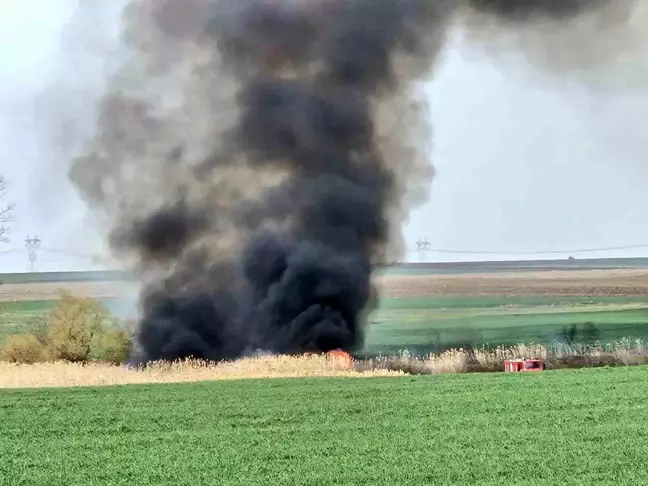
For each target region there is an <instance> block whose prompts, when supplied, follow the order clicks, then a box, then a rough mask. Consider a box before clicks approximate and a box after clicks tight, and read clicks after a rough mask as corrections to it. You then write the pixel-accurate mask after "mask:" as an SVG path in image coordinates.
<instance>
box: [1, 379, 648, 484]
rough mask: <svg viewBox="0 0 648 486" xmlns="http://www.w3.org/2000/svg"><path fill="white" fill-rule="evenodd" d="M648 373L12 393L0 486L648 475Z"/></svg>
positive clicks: (646, 478)
mask: <svg viewBox="0 0 648 486" xmlns="http://www.w3.org/2000/svg"><path fill="white" fill-rule="evenodd" d="M647 389H648V368H645V367H636V368H614V369H598V370H578V371H559V372H545V373H541V374H532V375H529V374H524V375H507V374H485V375H483V374H472V375H446V376H436V377H404V378H397V377H393V378H392V377H390V378H368V379H367V378H362V379H355V378H342V379H329V378H317V379H284V380H263V381H256V380H248V381H236V382H211V383H195V384H181V385H143V386H121V387H104V388H76V389H48V390H39V389H33V390H15V391H11V390H3V391H2V393H0V410H2V420H0V458H2V460H0V484H3V485H4V484H6V485H12V486H13V485H16V486H23V485H24V486H50V485H53V484H92V485H111V486H112V485H124V486H140V485H142V486H144V485H146V486H148V485H152V484H156V485H169V486H171V485H173V486H178V485H181V486H184V485H187V486H189V485H192V486H193V485H196V484H222V485H245V486H247V485H268V484H281V485H320V484H344V485H369V484H371V485H373V484H376V485H395V484H397V485H410V484H411V485H417V486H418V485H421V484H448V483H454V484H489V485H517V484H537V485H553V484H561V485H562V484H647V483H648V468H646V466H645V463H646V456H647V455H648V421H646V420H645V417H646V414H647V413H648V401H647V400H646V390H647Z"/></svg>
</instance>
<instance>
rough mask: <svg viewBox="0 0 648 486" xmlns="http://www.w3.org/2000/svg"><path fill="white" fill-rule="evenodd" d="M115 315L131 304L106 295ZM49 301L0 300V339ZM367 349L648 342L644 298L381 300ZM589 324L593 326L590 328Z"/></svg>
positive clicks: (45, 307)
mask: <svg viewBox="0 0 648 486" xmlns="http://www.w3.org/2000/svg"><path fill="white" fill-rule="evenodd" d="M105 304H106V305H107V307H108V308H109V309H110V310H111V311H113V312H115V313H116V314H118V315H123V314H124V312H125V311H124V310H125V309H128V308H129V306H130V308H133V309H134V308H135V307H134V306H135V305H136V304H135V302H125V301H119V300H106V301H105ZM52 305H53V301H32V302H29V301H28V302H6V303H0V341H2V339H3V338H4V337H5V336H7V335H8V334H11V333H15V332H20V331H21V330H23V329H25V328H26V327H28V326H29V323H30V321H31V320H33V319H34V317H35V316H38V315H39V314H42V313H43V312H46V311H47V310H49V309H50V308H51V307H52ZM369 323H370V324H369V326H368V328H367V333H366V334H367V336H366V346H365V350H364V351H365V352H366V353H369V354H374V353H394V352H398V351H399V350H401V349H405V348H407V349H409V350H410V351H412V352H414V353H418V352H420V353H425V352H429V351H441V350H443V349H447V348H450V347H462V346H463V347H465V346H467V345H469V344H470V345H474V346H481V345H488V346H499V345H508V344H517V343H520V342H526V343H530V342H535V343H542V344H546V345H549V344H551V343H553V342H556V340H560V339H561V332H562V331H563V329H565V328H567V327H569V326H571V325H572V324H576V325H578V326H579V328H583V329H585V323H591V325H590V327H589V329H590V333H589V334H583V333H581V334H582V335H578V336H577V338H578V339H579V340H581V339H587V340H590V341H591V340H600V341H601V342H611V341H615V340H619V339H621V338H625V337H631V338H641V339H646V340H648V297H645V298H642V297H636V296H635V297H551V296H549V297H547V296H542V297H467V298H466V297H429V298H423V299H415V298H386V299H382V301H381V304H380V308H379V309H377V310H376V311H375V312H373V313H372V314H371V316H370V318H369ZM592 326H593V327H592Z"/></svg>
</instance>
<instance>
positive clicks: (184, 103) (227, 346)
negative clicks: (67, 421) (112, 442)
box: [70, 0, 632, 361]
mask: <svg viewBox="0 0 648 486" xmlns="http://www.w3.org/2000/svg"><path fill="white" fill-rule="evenodd" d="M622 7H623V8H622ZM631 7H632V5H631V3H630V2H627V1H626V2H610V1H608V2H606V1H603V0H598V1H590V2H586V1H583V0H581V1H576V0H572V1H565V2H560V3H556V2H550V1H547V0H545V1H539V0H537V1H522V0H520V1H512V0H508V1H505V0H499V1H486V0H481V1H478V0H472V1H465V2H458V1H450V0H447V1H441V0H439V1H436V2H432V1H429V0H426V1H425V0H319V1H316V0H311V1H305V0H302V1H297V0H291V1H288V0H284V1H280V2H279V1H273V2H269V1H263V0H239V1H237V2H226V1H217V0H191V1H187V0H183V1H180V0H157V1H152V0H148V1H144V0H140V1H137V2H131V3H129V4H128V5H127V7H126V8H125V10H124V12H123V21H124V29H123V44H124V46H125V48H126V49H127V51H128V53H129V60H128V61H127V62H125V63H124V65H123V67H122V68H121V69H120V70H119V71H118V72H117V74H116V75H115V77H114V79H112V80H111V83H110V88H109V89H108V91H107V92H106V94H105V95H104V96H103V98H102V100H101V103H100V106H99V115H98V117H97V124H96V130H95V133H94V135H93V137H92V138H91V139H90V140H89V141H88V143H87V144H86V146H85V148H84V150H83V154H82V155H81V156H80V157H78V158H76V159H75V160H74V161H73V165H72V168H71V171H70V177H71V179H72V181H73V183H74V184H75V185H76V187H77V188H78V189H79V191H80V194H81V195H82V197H83V198H84V199H85V200H86V201H87V203H88V204H89V205H90V206H91V207H93V208H94V209H95V210H96V211H97V213H98V215H99V216H100V217H101V218H102V220H103V221H106V222H107V224H108V226H109V227H110V232H109V235H107V236H108V238H109V241H110V243H111V246H112V248H113V249H114V251H115V253H116V254H118V255H120V256H121V257H122V258H123V259H124V261H126V262H135V264H136V267H137V270H138V272H139V274H140V276H141V279H142V281H143V282H144V290H143V294H142V299H141V312H142V319H141V323H140V328H139V334H138V340H137V341H138V349H137V356H136V359H137V360H141V361H147V360H151V359H175V358H184V357H188V356H194V357H198V358H207V359H222V358H226V357H234V356H240V355H242V354H247V353H253V352H257V351H260V350H263V351H270V352H286V353H301V352H305V351H328V350H332V349H336V348H340V349H345V350H349V351H352V350H355V349H357V348H359V347H360V346H361V345H362V342H363V325H364V315H365V314H366V312H368V311H370V310H371V308H372V306H373V305H374V303H375V300H376V295H375V292H374V290H373V288H372V285H371V273H372V266H374V265H377V264H385V263H388V262H390V261H393V260H394V259H396V258H397V257H398V255H399V252H400V250H401V248H402V242H401V237H400V229H401V225H402V223H403V221H404V219H405V218H406V217H407V215H408V213H409V211H410V210H411V209H412V208H413V207H414V206H415V205H416V204H418V203H420V202H422V201H423V200H424V198H425V197H426V196H427V194H428V192H429V185H430V183H431V180H432V176H433V170H432V168H431V167H430V165H429V163H428V160H427V153H426V152H427V150H428V148H429V147H428V145H427V144H426V143H425V140H426V138H427V137H429V134H430V127H428V126H427V121H428V117H427V115H426V113H427V106H426V105H425V103H424V102H423V101H422V100H423V96H422V94H421V93H420V92H419V89H418V85H419V83H420V82H422V81H425V80H426V79H428V78H429V77H430V76H432V74H433V68H434V63H435V60H436V58H437V56H438V54H439V53H440V52H441V50H442V47H443V44H444V40H445V37H446V34H447V31H448V30H449V29H450V28H453V27H456V26H457V25H460V26H462V27H461V28H462V29H464V30H465V31H466V32H468V34H467V35H469V36H474V37H475V38H476V39H480V42H482V44H483V45H485V46H486V45H488V44H490V43H496V42H498V40H499V39H508V40H509V42H510V41H511V40H513V41H514V42H515V48H516V49H518V50H520V52H528V53H531V54H532V56H531V58H533V56H534V55H537V52H540V50H543V49H545V48H546V47H545V46H550V45H551V43H552V41H553V40H554V39H556V38H558V37H559V35H560V34H559V32H565V30H564V29H565V28H566V27H565V26H567V25H574V24H573V22H581V24H580V25H585V26H586V27H583V29H581V32H583V35H586V34H587V35H591V36H592V38H596V39H598V38H599V35H600V33H595V32H594V29H593V26H595V25H596V26H598V27H599V28H603V27H606V28H608V26H609V28H610V29H617V30H619V31H624V30H625V29H626V26H627V25H629V23H630V18H631V16H630V15H629V13H630V12H631V11H632V8H631ZM613 14H614V15H613ZM493 26H496V28H495V27H493ZM588 29H591V32H590V30H588ZM615 42H616V43H609V45H607V44H606V49H601V51H600V54H601V56H600V57H598V58H597V60H605V59H606V58H614V57H616V56H617V55H618V52H621V51H622V50H623V49H624V48H626V47H627V46H628V45H630V44H623V45H621V44H619V43H618V42H617V41H615ZM604 44H605V43H604ZM601 45H603V44H601ZM566 51H573V52H572V54H570V55H569V56H567V55H565V52H566ZM577 51H578V49H576V48H574V47H572V46H570V48H569V49H565V50H560V51H556V56H552V55H548V56H545V57H544V58H543V59H544V61H546V62H541V63H539V64H540V65H542V66H543V67H549V68H551V69H556V68H558V67H560V66H561V65H564V64H566V65H568V66H570V67H571V66H572V65H574V64H575V63H576V62H577V61H578V60H579V59H580V57H579V56H580V53H578V52H577ZM545 52H548V53H549V54H552V52H551V51H545ZM612 53H613V54H612ZM583 58H584V59H585V58H586V59H591V55H590V54H587V55H583ZM568 59H572V61H573V62H572V61H566V60H568Z"/></svg>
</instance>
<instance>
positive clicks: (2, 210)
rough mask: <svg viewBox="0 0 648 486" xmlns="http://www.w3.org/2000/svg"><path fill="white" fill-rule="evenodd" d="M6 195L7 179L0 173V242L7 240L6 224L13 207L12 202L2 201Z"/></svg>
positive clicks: (7, 227) (7, 229)
mask: <svg viewBox="0 0 648 486" xmlns="http://www.w3.org/2000/svg"><path fill="white" fill-rule="evenodd" d="M6 195H7V181H6V179H5V178H4V177H3V176H2V175H0V243H6V242H7V241H9V237H8V236H9V226H7V224H8V223H9V221H11V212H12V211H13V208H14V206H13V204H9V203H4V199H5V196H6Z"/></svg>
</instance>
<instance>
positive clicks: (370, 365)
mask: <svg viewBox="0 0 648 486" xmlns="http://www.w3.org/2000/svg"><path fill="white" fill-rule="evenodd" d="M520 358H541V359H543V360H544V361H545V363H546V365H547V367H548V369H560V368H581V367H594V366H632V365H648V345H647V343H644V342H643V341H641V340H629V339H626V340H621V341H619V342H617V343H613V344H608V345H600V344H598V345H590V346H583V347H580V348H574V347H572V348H565V347H562V348H560V347H555V348H547V347H545V346H542V345H525V344H519V345H517V346H513V347H506V348H505V347H499V348H495V349H485V348H484V349H471V350H464V349H456V350H450V351H446V352H444V353H441V354H430V355H427V356H422V357H421V356H413V355H410V354H409V353H408V352H407V351H403V352H402V353H401V354H399V355H396V356H384V357H378V358H372V359H365V360H356V361H354V362H353V363H351V364H350V363H349V362H348V361H346V360H345V359H343V358H339V357H335V356H323V355H309V356H292V357H291V356H260V357H252V358H243V359H239V360H235V361H229V362H222V363H209V362H204V361H196V360H187V361H182V362H174V363H164V362H159V363H152V364H150V365H149V366H148V367H146V368H140V369H136V368H129V367H127V366H117V365H110V364H105V363H87V364H74V363H66V362H54V363H36V364H13V363H2V362H0V388H33V387H38V388H44V387H75V386H102V385H127V384H145V383H182V382H194V381H213V380H238V379H255V378H257V379H258V378H299V377H325V376H328V377H376V376H403V375H409V374H423V375H433V374H443V373H467V372H489V371H502V370H503V366H504V360H506V359H520Z"/></svg>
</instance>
